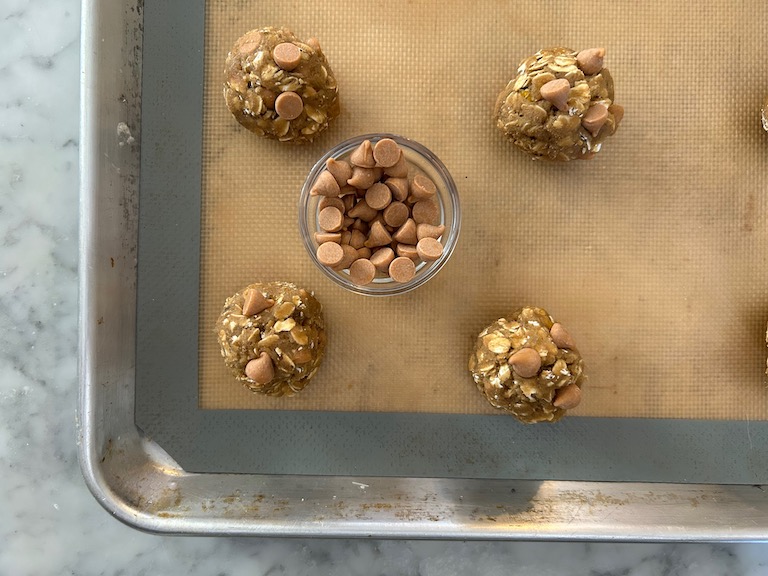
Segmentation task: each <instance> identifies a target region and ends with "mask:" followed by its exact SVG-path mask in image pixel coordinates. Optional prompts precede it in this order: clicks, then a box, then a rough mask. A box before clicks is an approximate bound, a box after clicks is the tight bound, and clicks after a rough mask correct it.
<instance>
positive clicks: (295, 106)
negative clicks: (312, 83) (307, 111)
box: [275, 92, 304, 120]
mask: <svg viewBox="0 0 768 576" xmlns="http://www.w3.org/2000/svg"><path fill="white" fill-rule="evenodd" d="M303 110H304V101H303V100H302V99H301V96H299V95H298V94H296V92H283V93H282V94H280V95H279V96H278V97H277V99H276V100H275V112H277V113H278V114H279V115H280V117H281V118H285V119H286V120H296V118H298V117H299V116H301V113H302V111H303Z"/></svg>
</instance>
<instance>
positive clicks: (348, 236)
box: [341, 230, 352, 246]
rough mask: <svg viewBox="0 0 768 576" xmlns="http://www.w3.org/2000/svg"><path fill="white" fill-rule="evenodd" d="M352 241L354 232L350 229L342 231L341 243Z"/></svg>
mask: <svg viewBox="0 0 768 576" xmlns="http://www.w3.org/2000/svg"><path fill="white" fill-rule="evenodd" d="M351 241H352V232H350V231H349V230H342V232H341V245H342V246H344V244H349V243H350V242H351Z"/></svg>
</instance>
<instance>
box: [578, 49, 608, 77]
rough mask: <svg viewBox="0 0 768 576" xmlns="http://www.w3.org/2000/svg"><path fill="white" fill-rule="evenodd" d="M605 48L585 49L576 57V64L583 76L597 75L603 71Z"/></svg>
mask: <svg viewBox="0 0 768 576" xmlns="http://www.w3.org/2000/svg"><path fill="white" fill-rule="evenodd" d="M604 60H605V48H587V49H586V50H582V51H581V52H579V53H578V54H577V55H576V62H577V64H578V66H579V68H581V69H582V71H583V72H584V74H590V75H591V74H597V73H598V72H600V70H602V69H603V62H604Z"/></svg>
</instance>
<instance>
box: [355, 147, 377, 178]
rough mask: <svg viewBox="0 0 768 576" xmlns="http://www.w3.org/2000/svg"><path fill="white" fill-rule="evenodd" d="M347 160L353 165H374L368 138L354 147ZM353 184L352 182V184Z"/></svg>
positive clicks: (363, 166)
mask: <svg viewBox="0 0 768 576" xmlns="http://www.w3.org/2000/svg"><path fill="white" fill-rule="evenodd" d="M349 161H350V162H351V163H352V165H353V166H356V167H360V168H373V167H374V166H376V160H374V158H373V148H372V147H371V141H370V140H363V141H362V142H361V143H360V146H358V147H357V148H355V150H354V151H353V152H352V154H350V155H349ZM353 186H354V184H353Z"/></svg>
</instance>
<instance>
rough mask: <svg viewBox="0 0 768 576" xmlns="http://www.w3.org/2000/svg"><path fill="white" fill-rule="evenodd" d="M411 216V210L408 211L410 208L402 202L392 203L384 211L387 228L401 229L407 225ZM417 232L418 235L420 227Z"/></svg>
mask: <svg viewBox="0 0 768 576" xmlns="http://www.w3.org/2000/svg"><path fill="white" fill-rule="evenodd" d="M409 214H410V210H408V206H406V205H405V204H403V203H402V202H392V203H391V204H390V205H389V206H387V207H386V208H385V209H384V223H385V224H386V225H387V226H393V227H394V228H399V227H400V226H402V225H403V224H405V221H406V220H408V215H409ZM416 230H417V233H418V226H417V227H416Z"/></svg>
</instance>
